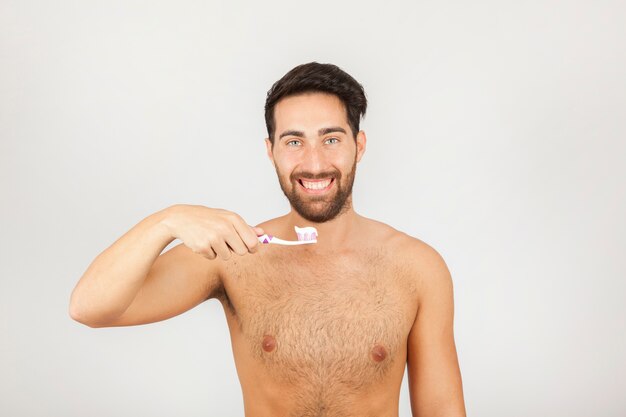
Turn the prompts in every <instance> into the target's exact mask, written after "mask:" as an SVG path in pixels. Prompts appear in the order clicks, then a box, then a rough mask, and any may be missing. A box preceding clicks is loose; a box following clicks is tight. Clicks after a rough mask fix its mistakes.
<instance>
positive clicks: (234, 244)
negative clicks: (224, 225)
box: [225, 226, 248, 255]
mask: <svg viewBox="0 0 626 417" xmlns="http://www.w3.org/2000/svg"><path fill="white" fill-rule="evenodd" d="M225 240H226V244H227V245H228V246H229V247H230V249H231V251H233V252H235V253H236V254H237V255H245V254H246V253H248V247H247V246H246V244H245V243H244V241H243V240H242V239H241V236H239V233H237V230H235V227H234V226H233V227H232V232H231V233H229V234H228V235H227V236H226V237H225Z"/></svg>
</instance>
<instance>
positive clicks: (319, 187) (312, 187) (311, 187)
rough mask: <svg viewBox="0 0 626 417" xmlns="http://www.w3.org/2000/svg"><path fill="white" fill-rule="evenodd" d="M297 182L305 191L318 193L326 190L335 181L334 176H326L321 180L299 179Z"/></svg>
mask: <svg viewBox="0 0 626 417" xmlns="http://www.w3.org/2000/svg"><path fill="white" fill-rule="evenodd" d="M298 182H299V183H300V185H301V186H302V188H304V189H305V191H306V192H308V193H312V194H320V193H323V192H326V191H328V190H329V189H330V188H331V187H332V185H333V183H334V182H335V179H334V178H326V179H323V180H305V179H302V178H301V179H299V180H298Z"/></svg>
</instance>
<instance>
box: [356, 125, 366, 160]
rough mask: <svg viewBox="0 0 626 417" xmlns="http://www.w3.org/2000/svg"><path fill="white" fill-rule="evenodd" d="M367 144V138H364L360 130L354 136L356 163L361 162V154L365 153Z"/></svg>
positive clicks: (363, 133)
mask: <svg viewBox="0 0 626 417" xmlns="http://www.w3.org/2000/svg"><path fill="white" fill-rule="evenodd" d="M366 142H367V138H366V137H365V132H364V131H362V130H360V131H359V133H357V134H356V161H357V162H359V161H361V158H362V157H363V154H364V153H365V144H366Z"/></svg>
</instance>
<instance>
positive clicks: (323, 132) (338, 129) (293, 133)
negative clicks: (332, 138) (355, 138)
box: [278, 126, 346, 140]
mask: <svg viewBox="0 0 626 417" xmlns="http://www.w3.org/2000/svg"><path fill="white" fill-rule="evenodd" d="M333 132H341V133H344V134H346V130H345V129H344V128H342V127H339V126H333V127H323V128H321V129H320V130H318V131H317V134H318V135H319V136H323V135H326V134H328V133H333ZM285 136H297V137H299V138H303V137H304V132H302V131H300V130H285V131H284V132H283V133H281V134H280V136H279V137H278V140H280V139H282V138H283V137H285Z"/></svg>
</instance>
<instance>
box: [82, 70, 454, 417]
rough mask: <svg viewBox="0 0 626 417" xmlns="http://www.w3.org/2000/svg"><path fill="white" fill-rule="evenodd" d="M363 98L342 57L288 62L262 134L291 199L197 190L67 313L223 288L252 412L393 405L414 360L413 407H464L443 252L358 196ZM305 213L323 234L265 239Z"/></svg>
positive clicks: (324, 412) (444, 416) (295, 416)
mask: <svg viewBox="0 0 626 417" xmlns="http://www.w3.org/2000/svg"><path fill="white" fill-rule="evenodd" d="M366 106H367V101H366V98H365V94H364V91H363V87H362V86H361V85H360V84H359V83H357V82H356V81H355V80H354V79H353V78H352V77H351V76H350V75H348V74H346V73H345V72H344V71H342V70H341V69H339V68H338V67H336V66H334V65H330V64H319V63H317V62H312V63H309V64H304V65H300V66H297V67H295V68H294V69H292V70H291V71H289V72H288V73H287V74H285V76H284V77H283V78H282V79H281V80H279V81H278V82H276V83H275V84H274V85H273V86H272V88H271V89H270V91H269V92H268V96H267V101H266V105H265V113H266V116H265V117H266V123H267V129H268V138H266V139H265V142H266V145H267V155H268V156H269V159H270V160H271V162H272V164H273V165H274V167H275V169H276V172H277V174H278V179H279V183H280V186H281V188H282V190H283V192H284V193H285V195H286V196H287V198H288V199H289V202H290V203H291V211H290V212H289V213H288V214H286V215H284V216H281V217H277V218H275V219H271V220H268V221H266V222H264V223H261V224H259V225H258V226H257V227H251V226H249V225H248V224H247V223H246V222H245V221H244V220H243V219H242V218H241V217H240V216H239V215H237V214H235V213H233V212H230V211H227V210H222V209H216V208H208V207H203V206H198V205H181V204H177V205H173V206H171V207H168V208H166V209H163V210H161V211H159V212H156V213H154V214H152V215H150V216H148V217H146V218H145V219H143V220H142V221H141V222H139V223H138V224H137V225H136V226H134V227H133V228H132V229H131V230H129V231H128V232H127V233H126V234H124V235H123V236H122V237H121V238H119V239H118V240H117V241H116V242H115V243H113V244H112V245H111V246H110V247H109V248H107V249H106V250H105V251H103V252H102V253H101V254H100V255H98V257H97V258H96V259H95V260H94V261H93V262H92V263H91V265H90V266H89V268H88V269H87V271H86V272H85V273H84V275H83V276H82V277H81V279H80V281H79V282H78V284H77V285H76V288H75V289H74V291H73V292H72V296H71V301H70V315H71V317H72V318H73V319H74V320H77V321H78V322H80V323H83V324H85V325H87V326H90V327H110V326H131V325H139V324H146V323H152V322H156V321H161V320H165V319H168V318H170V317H173V316H176V315H178V314H181V313H183V312H185V311H187V310H189V309H191V308H193V307H194V306H196V305H198V304H200V303H202V302H203V301H206V300H208V299H211V298H217V299H218V300H219V301H220V302H221V304H222V306H223V307H224V313H225V316H226V320H227V322H228V327H229V330H230V336H231V341H232V349H233V355H234V359H235V365H236V369H237V374H238V376H239V380H240V382H241V386H242V392H243V399H244V409H245V415H246V417H282V416H285V417H304V416H337V417H339V416H341V417H349V416H354V417H368V416H371V417H392V416H393V417H397V416H398V402H399V395H400V386H401V382H402V377H403V374H404V370H405V367H408V378H409V379H408V381H409V391H410V398H411V409H412V413H413V415H414V416H420V417H437V416H441V417H461V416H465V406H464V399H463V389H462V382H461V374H460V370H459V365H458V360H457V354H456V347H455V342H454V335H453V310H454V305H453V287H452V280H451V277H450V273H449V270H448V268H447V267H446V264H445V263H444V261H443V259H442V258H441V256H440V255H439V254H438V253H437V252H436V251H435V250H434V249H433V248H432V247H430V246H429V245H427V244H426V243H424V242H422V241H420V240H419V239H416V238H413V237H410V236H408V235H406V234H405V233H402V232H400V231H398V230H395V229H394V228H392V227H390V226H388V225H386V224H383V223H380V222H378V221H375V220H372V219H368V218H366V217H363V216H361V215H359V214H357V213H356V212H355V211H354V209H353V207H352V184H353V181H354V174H355V168H356V164H357V162H359V161H360V160H361V158H362V156H363V153H364V152H365V143H366V138H365V132H364V131H362V130H359V121H360V119H361V117H362V115H364V114H365V110H366ZM355 132H356V133H355ZM387 140H389V141H392V140H393V139H387ZM294 226H300V227H303V226H314V227H315V228H317V230H318V241H317V243H311V244H306V245H301V246H279V245H273V244H260V243H259V240H258V236H260V235H262V234H263V233H268V234H271V235H274V236H278V237H280V238H283V239H291V240H296V239H295V238H296V236H295V232H294ZM174 239H180V240H181V241H182V243H181V244H179V245H178V246H175V247H173V248H172V249H171V250H169V251H167V252H164V253H162V254H161V252H162V251H163V249H164V248H165V247H166V246H167V245H168V244H169V243H170V242H172V241H173V240H174Z"/></svg>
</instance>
